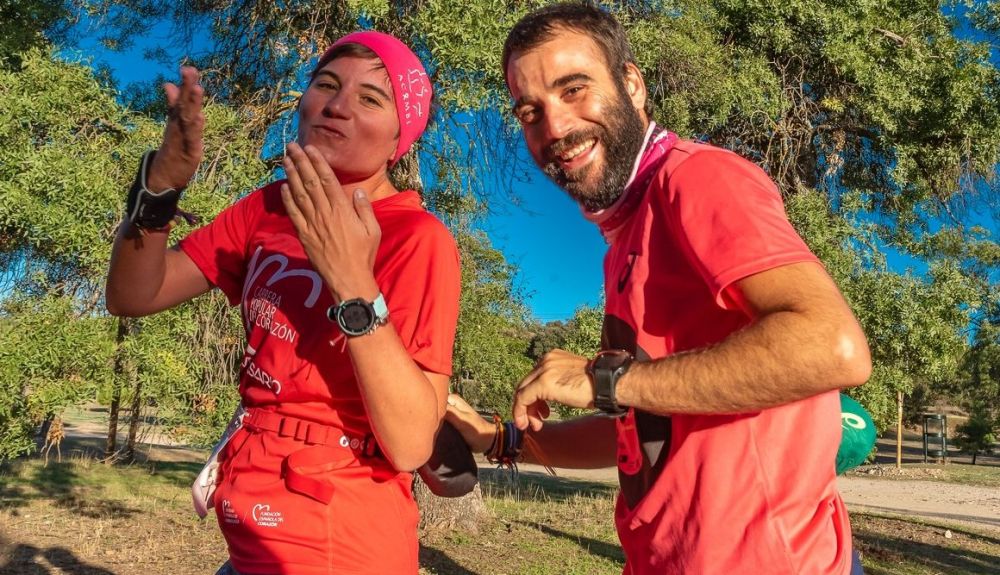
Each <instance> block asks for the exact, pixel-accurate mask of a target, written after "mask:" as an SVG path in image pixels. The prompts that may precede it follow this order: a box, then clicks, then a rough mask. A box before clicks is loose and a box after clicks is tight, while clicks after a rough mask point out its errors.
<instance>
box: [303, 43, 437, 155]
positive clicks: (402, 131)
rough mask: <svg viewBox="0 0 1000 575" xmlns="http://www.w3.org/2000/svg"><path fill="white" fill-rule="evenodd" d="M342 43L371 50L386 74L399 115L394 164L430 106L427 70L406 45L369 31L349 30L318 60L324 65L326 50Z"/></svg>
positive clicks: (417, 131)
mask: <svg viewBox="0 0 1000 575" xmlns="http://www.w3.org/2000/svg"><path fill="white" fill-rule="evenodd" d="M343 44H360V45H362V46H364V47H366V48H368V49H369V50H371V51H372V52H375V54H376V55H377V56H378V57H379V59H380V60H382V64H384V65H385V70H386V72H388V74H389V81H390V83H391V84H392V96H393V98H394V99H395V101H396V116H397V117H398V118H399V144H398V145H397V146H396V153H395V155H393V157H392V163H393V164H395V163H396V161H397V160H399V158H401V157H402V156H403V154H405V153H406V152H407V151H408V150H409V149H410V146H412V145H413V142H415V141H417V138H419V137H420V134H423V133H424V129H425V128H426V127H427V120H428V116H429V115H430V108H431V81H430V79H429V78H428V77H427V71H426V70H424V65H423V64H421V63H420V59H419V58H417V55H416V54H414V53H413V51H412V50H410V49H409V48H408V47H407V46H406V44H403V43H402V42H400V41H399V40H398V39H396V38H395V37H394V36H390V35H389V34H383V33H382V32H370V31H368V32H353V33H351V34H348V35H347V36H344V37H343V38H341V39H340V40H337V41H336V42H334V43H333V45H332V46H330V47H329V48H327V49H326V51H325V52H323V55H322V56H321V57H320V59H319V63H320V64H323V65H325V64H326V62H325V61H326V59H327V56H328V55H329V54H330V52H331V51H332V50H333V49H334V48H336V47H337V46H341V45H343Z"/></svg>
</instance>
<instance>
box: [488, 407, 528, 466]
mask: <svg viewBox="0 0 1000 575" xmlns="http://www.w3.org/2000/svg"><path fill="white" fill-rule="evenodd" d="M493 423H494V425H496V428H497V430H496V435H494V436H493V444H492V445H490V448H489V449H487V450H486V452H485V453H484V454H483V455H485V456H486V460H487V461H489V462H490V463H493V464H497V465H508V466H509V465H513V464H515V463H517V461H518V460H519V459H520V457H521V447H522V444H523V443H524V432H523V431H521V430H520V429H518V428H517V427H516V426H515V425H514V424H513V423H512V422H510V421H507V422H504V421H503V420H501V419H500V416H499V415H494V416H493Z"/></svg>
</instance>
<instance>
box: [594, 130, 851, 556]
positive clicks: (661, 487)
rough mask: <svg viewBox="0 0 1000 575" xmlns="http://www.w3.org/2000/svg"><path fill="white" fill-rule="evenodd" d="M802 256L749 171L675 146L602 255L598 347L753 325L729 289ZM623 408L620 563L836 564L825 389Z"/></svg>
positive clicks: (644, 345) (687, 346)
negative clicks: (760, 404) (732, 409)
mask: <svg viewBox="0 0 1000 575" xmlns="http://www.w3.org/2000/svg"><path fill="white" fill-rule="evenodd" d="M800 262H817V265H818V260H817V258H816V257H815V256H814V255H813V254H812V253H811V252H810V251H809V249H808V248H807V247H806V245H805V243H804V242H803V241H802V240H801V238H800V237H799V236H798V234H796V232H795V230H794V229H793V228H792V226H791V224H789V222H788V219H787V217H786V215H785V212H784V207H783V205H782V201H781V196H780V194H779V192H778V190H777V188H776V187H775V186H774V184H773V183H772V182H771V181H770V179H769V178H768V177H767V175H766V174H765V173H764V172H763V171H762V170H760V169H759V168H758V167H757V166H755V165H753V164H752V163H750V162H748V161H746V160H744V159H742V158H740V157H739V156H737V155H736V154H733V153H731V152H728V151H725V150H722V149H719V148H714V147H711V146H707V145H700V144H694V143H691V142H678V143H677V144H676V145H675V146H674V148H673V149H672V150H671V151H670V153H669V155H668V156H667V159H666V162H665V163H664V165H663V166H662V167H661V168H660V169H659V171H658V172H657V173H656V175H655V176H654V177H653V179H652V181H651V183H650V185H649V187H648V189H647V190H645V194H644V197H643V198H642V200H641V202H640V203H639V204H638V206H637V207H636V208H635V213H634V215H633V216H632V217H631V219H630V220H629V221H628V222H627V223H626V224H625V227H624V228H622V230H621V231H620V233H619V234H618V236H617V237H616V239H615V240H614V243H613V244H612V245H611V247H610V249H609V251H608V253H607V256H606V258H605V262H604V272H605V278H606V280H605V292H606V296H607V316H606V318H605V328H604V341H603V347H604V348H605V349H608V348H620V349H626V350H629V351H631V352H633V353H634V354H636V357H637V359H639V360H640V361H649V360H655V359H658V358H662V357H665V356H668V355H671V354H674V353H678V352H682V351H685V350H692V349H698V348H703V347H705V346H708V345H712V344H714V343H718V342H720V341H722V340H724V339H725V338H726V337H728V336H729V335H730V334H732V333H733V332H735V331H737V330H739V329H740V328H742V327H744V326H746V325H747V324H748V323H749V322H750V318H748V317H747V316H746V315H745V314H744V313H743V312H742V311H741V310H739V309H738V308H733V307H730V304H729V303H728V298H726V297H724V295H723V294H724V292H725V291H726V289H727V287H728V286H730V285H732V284H733V282H736V281H738V280H740V279H742V278H745V277H747V276H750V275H752V274H755V273H758V272H761V271H765V270H768V269H772V268H775V267H779V266H783V265H787V264H793V263H800ZM664 385H665V387H664V393H669V385H668V384H664ZM635 416H636V424H637V426H638V428H639V437H640V438H641V444H642V453H643V456H642V463H641V469H639V471H638V473H635V474H629V473H626V472H625V471H624V470H621V469H620V471H619V477H620V480H621V485H622V492H621V495H620V497H619V500H618V503H617V508H616V513H615V522H616V525H617V528H618V533H619V537H620V539H621V541H622V545H623V547H624V549H625V553H626V557H627V563H626V568H625V573H626V574H634V575H640V574H653V573H656V574H658V575H660V574H664V573H676V574H686V575H695V574H706V575H715V574H719V573H733V574H735V573H768V574H770V575H777V574H785V573H787V574H793V573H794V574H799V573H810V574H835V573H838V574H839V573H845V574H846V573H848V571H849V569H850V551H851V535H850V525H849V523H848V519H847V513H846V510H845V508H844V505H843V502H842V501H841V499H840V497H839V495H838V494H837V491H836V486H835V474H834V460H835V459H836V452H837V446H838V444H839V442H840V436H839V434H840V425H839V424H838V422H839V418H840V407H839V400H838V396H837V393H836V392H830V393H825V394H822V395H820V396H817V397H813V398H810V399H807V400H803V401H799V402H796V403H792V404H788V405H784V406H780V407H776V408H772V409H766V410H763V411H760V412H756V413H748V414H743V415H681V414H678V415H674V416H672V417H670V418H665V417H658V416H654V415H651V414H647V413H643V412H640V411H636V412H635ZM624 467H625V466H623V469H624Z"/></svg>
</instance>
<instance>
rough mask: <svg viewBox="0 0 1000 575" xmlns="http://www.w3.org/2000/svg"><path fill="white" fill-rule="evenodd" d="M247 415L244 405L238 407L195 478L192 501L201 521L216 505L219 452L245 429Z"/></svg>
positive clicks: (192, 487) (192, 486)
mask: <svg viewBox="0 0 1000 575" xmlns="http://www.w3.org/2000/svg"><path fill="white" fill-rule="evenodd" d="M246 415H247V410H246V408H245V407H243V404H242V403H241V404H239V405H238V406H236V411H234V412H233V417H232V419H230V420H229V425H227V426H226V431H225V432H223V434H222V438H220V439H219V442H218V443H216V444H215V447H213V448H212V454H211V455H209V456H208V461H206V462H205V466H204V467H202V468H201V472H199V473H198V477H196V478H195V480H194V483H193V484H192V485H191V500H192V502H193V503H194V512H195V513H197V514H198V517H200V518H201V519H204V518H205V516H206V515H208V510H209V509H211V508H212V507H213V506H214V505H215V502H214V501H213V496H214V495H215V484H216V482H217V480H218V474H217V472H218V469H219V452H220V451H222V448H223V447H225V446H226V444H227V443H229V440H230V439H232V437H233V435H235V434H236V432H237V431H238V430H239V429H240V428H241V427H243V418H244V417H246Z"/></svg>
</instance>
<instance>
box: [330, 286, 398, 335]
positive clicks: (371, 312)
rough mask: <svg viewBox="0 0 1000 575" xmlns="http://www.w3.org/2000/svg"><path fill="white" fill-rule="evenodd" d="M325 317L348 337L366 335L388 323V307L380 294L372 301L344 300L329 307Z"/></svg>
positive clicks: (359, 299)
mask: <svg viewBox="0 0 1000 575" xmlns="http://www.w3.org/2000/svg"><path fill="white" fill-rule="evenodd" d="M326 317H327V318H328V319H329V320H330V321H332V322H334V323H336V324H337V325H338V326H339V327H340V331H342V332H344V334H345V335H348V336H350V337H357V336H359V335H367V334H369V333H372V332H373V331H375V330H376V329H378V328H379V327H381V326H383V325H385V323H386V322H387V321H389V307H388V306H387V305H386V304H385V298H384V297H383V296H382V293H381V292H380V293H379V294H378V295H377V296H376V297H375V300H374V301H371V302H369V301H366V300H365V299H363V298H354V299H349V300H344V301H342V302H340V303H339V304H335V305H331V306H330V307H329V308H327V310H326Z"/></svg>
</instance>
